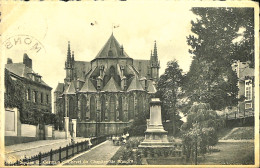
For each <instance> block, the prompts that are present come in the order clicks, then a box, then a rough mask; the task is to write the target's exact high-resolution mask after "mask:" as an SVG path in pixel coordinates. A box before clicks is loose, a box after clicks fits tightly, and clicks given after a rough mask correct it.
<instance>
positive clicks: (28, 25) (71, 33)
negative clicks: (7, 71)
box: [3, 2, 195, 90]
mask: <svg viewBox="0 0 260 168" xmlns="http://www.w3.org/2000/svg"><path fill="white" fill-rule="evenodd" d="M11 9H12V10H11V12H9V14H8V15H7V16H6V17H3V24H4V26H5V27H4V28H3V29H4V32H5V33H4V36H3V41H4V42H6V41H8V38H10V37H11V38H10V39H9V40H11V43H13V47H12V48H10V49H6V48H5V53H4V54H5V56H6V57H9V58H12V59H13V62H21V61H22V59H23V53H24V52H26V53H28V55H29V57H30V58H31V59H32V60H33V69H34V71H35V72H37V73H39V74H40V75H42V76H43V80H44V81H45V82H46V83H47V84H48V85H50V86H51V87H53V90H54V89H55V88H56V86H57V83H58V82H63V79H64V78H65V70H64V63H65V59H66V52H67V42H68V41H70V43H71V49H72V50H74V52H75V60H79V61H91V60H92V59H94V58H95V56H96V55H97V53H98V51H99V50H100V49H101V48H102V47H103V45H104V44H105V42H106V41H107V40H108V38H109V37H110V35H111V33H112V25H115V26H119V27H118V28H116V29H114V30H113V33H114V36H115V37H116V39H117V40H118V41H119V43H120V44H122V45H124V49H125V51H126V52H127V53H128V55H129V56H130V57H132V58H133V59H149V58H150V53H151V50H152V49H153V45H154V40H156V41H157V47H158V56H159V60H160V62H161V69H160V74H162V73H163V72H164V70H165V68H166V64H167V62H168V61H170V60H173V59H176V60H178V62H179V65H180V67H181V68H182V69H183V70H184V71H185V72H187V71H188V70H189V66H190V63H191V55H190V54H189V53H188V48H189V47H188V45H187V43H186V36H188V35H189V34H190V33H191V32H190V28H191V24H190V22H191V20H192V19H194V18H195V16H194V15H193V14H192V12H191V11H190V9H191V8H190V6H189V5H183V3H169V2H168V3H154V2H153V3H147V2H146V3H82V4H81V5H78V4H77V3H72V4H71V3H51V4H50V3H49V4H47V3H41V4H39V3H35V4H33V5H32V4H30V5H28V3H25V4H23V7H22V8H21V7H20V6H19V7H18V6H16V7H12V8H11ZM91 23H94V25H91ZM19 35H29V36H30V38H32V39H33V42H32V43H36V42H37V41H38V42H40V43H41V44H42V45H41V47H42V49H41V50H40V51H39V52H38V53H37V52H35V50H30V48H31V47H32V46H30V45H26V44H24V43H22V44H19V43H18V44H19V45H18V44H17V45H14V42H13V41H14V38H15V36H19ZM20 37H21V36H20ZM25 37H26V36H24V37H21V38H22V39H23V38H25ZM34 41H36V42H34ZM43 48H44V49H43ZM5 60H6V58H5ZM5 60H4V62H6V61H5Z"/></svg>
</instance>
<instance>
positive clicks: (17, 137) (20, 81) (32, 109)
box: [4, 54, 54, 145]
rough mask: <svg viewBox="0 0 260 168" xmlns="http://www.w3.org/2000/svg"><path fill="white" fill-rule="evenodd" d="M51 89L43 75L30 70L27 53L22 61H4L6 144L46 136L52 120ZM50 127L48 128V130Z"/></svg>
mask: <svg viewBox="0 0 260 168" xmlns="http://www.w3.org/2000/svg"><path fill="white" fill-rule="evenodd" d="M51 90H52V88H51V87H50V86H48V85H47V84H46V83H45V82H44V81H43V79H42V76H41V75H40V74H38V73H36V72H34V71H33V68H32V60H31V59H30V58H29V56H28V55H27V54H24V56H23V62H20V63H13V62H12V60H11V59H10V58H8V61H7V64H6V65H5V93H4V95H5V97H4V98H5V99H4V101H5V142H6V145H10V144H16V143H23V142H28V141H34V140H38V139H46V137H50V136H51V135H47V134H48V131H50V129H51V128H47V131H46V130H45V129H46V128H45V125H48V124H51V123H53V119H52V118H54V117H53V115H52V102H51ZM48 129H49V130H48Z"/></svg>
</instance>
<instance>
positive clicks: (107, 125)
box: [77, 122, 129, 137]
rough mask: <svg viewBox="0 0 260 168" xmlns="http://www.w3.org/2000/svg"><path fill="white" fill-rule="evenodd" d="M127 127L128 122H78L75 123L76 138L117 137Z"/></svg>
mask: <svg viewBox="0 0 260 168" xmlns="http://www.w3.org/2000/svg"><path fill="white" fill-rule="evenodd" d="M128 125H129V123H128V122H102V123H95V122H79V123H77V137H79V136H80V137H90V136H95V135H96V132H97V134H98V136H99V135H118V134H123V131H124V128H125V127H127V126H128Z"/></svg>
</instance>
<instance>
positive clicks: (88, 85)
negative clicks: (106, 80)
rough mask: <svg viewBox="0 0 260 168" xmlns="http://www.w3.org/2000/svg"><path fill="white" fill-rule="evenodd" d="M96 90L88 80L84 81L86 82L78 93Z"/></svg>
mask: <svg viewBox="0 0 260 168" xmlns="http://www.w3.org/2000/svg"><path fill="white" fill-rule="evenodd" d="M96 91H97V89H96V88H95V87H94V85H93V84H92V82H91V81H90V80H89V78H87V79H86V82H85V83H84V85H83V86H82V88H81V90H80V92H96Z"/></svg>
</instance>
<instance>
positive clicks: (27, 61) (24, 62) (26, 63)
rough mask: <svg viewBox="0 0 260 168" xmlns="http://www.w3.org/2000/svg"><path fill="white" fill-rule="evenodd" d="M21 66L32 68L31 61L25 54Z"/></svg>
mask: <svg viewBox="0 0 260 168" xmlns="http://www.w3.org/2000/svg"><path fill="white" fill-rule="evenodd" d="M23 64H24V65H25V66H27V67H28V68H32V59H30V58H29V56H28V55H27V54H26V53H24V55H23Z"/></svg>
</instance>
